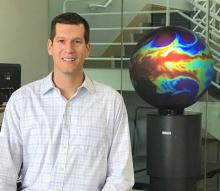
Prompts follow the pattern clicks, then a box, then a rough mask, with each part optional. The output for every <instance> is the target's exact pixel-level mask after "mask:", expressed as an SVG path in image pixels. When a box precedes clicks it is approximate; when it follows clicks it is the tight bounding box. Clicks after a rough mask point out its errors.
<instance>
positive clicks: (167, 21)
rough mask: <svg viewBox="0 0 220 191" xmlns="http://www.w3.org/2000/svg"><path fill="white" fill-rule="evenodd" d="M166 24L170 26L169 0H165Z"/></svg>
mask: <svg viewBox="0 0 220 191" xmlns="http://www.w3.org/2000/svg"><path fill="white" fill-rule="evenodd" d="M166 26H170V0H167V1H166Z"/></svg>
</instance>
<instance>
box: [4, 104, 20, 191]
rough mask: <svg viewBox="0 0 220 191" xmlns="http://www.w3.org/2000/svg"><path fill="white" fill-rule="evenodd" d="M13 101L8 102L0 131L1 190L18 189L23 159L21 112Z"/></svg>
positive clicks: (12, 190)
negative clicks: (20, 129)
mask: <svg viewBox="0 0 220 191" xmlns="http://www.w3.org/2000/svg"><path fill="white" fill-rule="evenodd" d="M15 106H16V104H15V103H13V101H11V102H8V104H7V106H6V109H5V113H4V117H3V122H2V127H1V132H0V145H1V149H0V191H16V182H17V178H18V173H19V170H20V167H21V161H22V146H21V145H22V144H21V137H20V131H19V112H18V109H16V107H15Z"/></svg>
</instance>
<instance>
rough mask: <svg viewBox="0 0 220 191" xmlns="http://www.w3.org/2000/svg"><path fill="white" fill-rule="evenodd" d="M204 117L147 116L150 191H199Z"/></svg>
mask: <svg viewBox="0 0 220 191" xmlns="http://www.w3.org/2000/svg"><path fill="white" fill-rule="evenodd" d="M200 131H201V114H198V113H188V114H184V115H159V114H148V116H147V171H148V174H149V175H150V191H196V181H197V179H198V178H199V177H200V166H201V159H200V158H201V153H200V150H201V149H200V148H201V135H200Z"/></svg>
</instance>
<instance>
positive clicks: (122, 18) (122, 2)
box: [120, 0, 124, 94]
mask: <svg viewBox="0 0 220 191" xmlns="http://www.w3.org/2000/svg"><path fill="white" fill-rule="evenodd" d="M123 28H124V0H121V87H120V93H121V94H122V91H123V57H124V30H123Z"/></svg>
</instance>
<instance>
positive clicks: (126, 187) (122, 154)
mask: <svg viewBox="0 0 220 191" xmlns="http://www.w3.org/2000/svg"><path fill="white" fill-rule="evenodd" d="M117 105H118V106H119V107H118V109H117V111H116V114H115V127H114V132H113V141H112V145H111V150H110V153H109V157H108V173H107V179H106V184H105V186H104V188H103V189H102V191H130V190H131V188H132V186H133V185H134V171H133V162H132V154H131V143H130V133H129V125H128V116H127V111H126V108H125V105H124V101H123V99H122V98H121V101H120V102H119V103H117Z"/></svg>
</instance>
